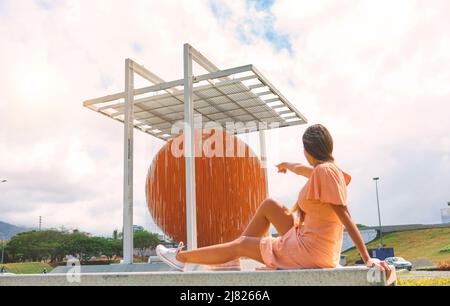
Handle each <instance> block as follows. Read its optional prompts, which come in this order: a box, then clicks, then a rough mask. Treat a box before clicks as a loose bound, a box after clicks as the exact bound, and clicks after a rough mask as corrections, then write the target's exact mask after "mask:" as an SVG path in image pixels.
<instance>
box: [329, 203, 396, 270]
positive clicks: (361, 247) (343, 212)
mask: <svg viewBox="0 0 450 306" xmlns="http://www.w3.org/2000/svg"><path fill="white" fill-rule="evenodd" d="M330 205H331V206H332V207H333V209H334V211H335V213H336V215H337V216H338V217H339V219H340V220H341V222H342V224H343V225H344V226H345V229H346V230H347V232H348V234H349V236H350V238H352V240H353V242H354V243H355V245H356V248H357V249H358V251H359V253H360V254H361V258H362V260H363V261H364V263H365V264H366V265H367V266H369V267H375V268H377V269H378V270H382V271H383V270H385V271H386V274H387V277H388V278H389V277H390V274H391V272H392V271H391V268H390V267H389V265H388V264H386V263H385V262H377V261H376V260H372V259H371V258H370V255H369V252H367V248H366V245H365V243H364V240H363V238H362V236H361V233H360V232H359V229H358V227H357V226H356V224H355V223H354V222H353V220H352V217H351V215H350V212H349V211H348V208H347V206H341V205H332V204H330Z"/></svg>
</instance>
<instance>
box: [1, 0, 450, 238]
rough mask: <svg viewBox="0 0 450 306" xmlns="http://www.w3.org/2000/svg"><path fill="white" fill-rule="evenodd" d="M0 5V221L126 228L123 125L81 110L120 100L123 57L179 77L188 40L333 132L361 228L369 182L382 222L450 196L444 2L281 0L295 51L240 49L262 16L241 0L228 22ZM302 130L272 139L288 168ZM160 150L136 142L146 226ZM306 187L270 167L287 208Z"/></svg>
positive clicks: (180, 5) (152, 11)
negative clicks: (148, 180) (245, 29)
mask: <svg viewBox="0 0 450 306" xmlns="http://www.w3.org/2000/svg"><path fill="white" fill-rule="evenodd" d="M0 3H1V6H0V36H1V37H2V41H1V46H0V66H1V67H2V72H1V73H0V122H1V123H0V124H1V125H0V152H1V153H0V154H1V155H0V169H1V174H0V175H2V176H5V177H6V178H8V179H9V181H10V182H9V183H8V184H7V185H6V184H5V185H3V186H1V187H0V190H1V194H2V197H0V207H1V211H0V219H2V221H9V222H11V223H16V224H23V225H29V226H32V225H34V224H36V222H37V218H38V216H39V215H43V216H44V220H45V224H46V225H48V226H55V227H59V226H61V225H66V226H68V227H81V228H82V229H85V230H87V231H92V232H96V233H109V232H111V231H112V230H113V229H115V228H120V226H121V212H122V208H121V201H122V181H121V180H122V167H123V166H122V133H123V131H122V126H121V125H120V124H118V123H116V122H112V121H110V120H107V119H106V118H103V117H99V116H98V115H97V114H95V113H93V112H91V111H88V110H86V109H84V108H82V106H81V102H82V101H83V100H85V99H87V98H93V97H96V96H101V95H104V94H108V93H112V92H118V91H121V90H122V89H123V69H124V62H123V61H124V59H125V58H126V57H132V58H133V59H135V60H136V61H138V62H140V63H142V64H144V65H145V66H146V67H148V68H149V69H151V70H152V71H154V72H156V73H158V74H160V75H161V77H163V78H164V79H167V80H171V79H178V78H180V77H181V74H182V45H183V43H185V42H190V43H192V44H193V45H194V46H195V47H196V48H198V49H199V50H201V51H202V53H204V54H205V55H207V56H208V57H209V58H210V59H211V60H212V61H213V62H215V63H216V64H217V65H218V66H220V67H222V68H230V67H234V66H238V65H243V64H248V63H253V64H255V66H256V67H258V68H259V69H260V70H262V72H263V73H264V74H266V75H267V76H268V77H269V79H270V80H271V81H273V83H274V84H275V85H276V86H277V87H278V88H279V89H280V90H281V91H282V92H283V93H285V95H286V96H287V97H288V98H289V99H290V100H291V101H292V102H293V103H294V104H295V105H296V106H298V108H299V109H300V110H301V111H302V112H303V113H304V114H305V115H306V116H307V117H308V118H310V119H311V121H312V122H323V123H324V124H326V125H327V126H329V128H330V130H331V131H332V133H333V134H334V136H335V141H336V157H337V158H338V161H339V163H340V165H341V167H342V168H344V169H345V170H348V171H349V172H350V173H351V174H353V176H354V182H353V183H352V186H351V189H350V197H351V202H352V204H351V205H352V210H353V213H354V215H355V218H356V219H357V221H358V222H360V223H370V224H374V223H376V216H375V210H374V208H375V206H374V200H375V198H374V186H373V183H372V182H371V180H370V179H371V177H372V176H375V175H377V176H378V175H379V176H381V177H382V179H383V181H382V186H381V187H382V192H383V193H382V205H383V207H384V211H383V212H385V214H386V216H385V221H386V222H387V223H416V222H434V221H438V220H439V215H438V214H439V210H438V208H440V207H441V206H442V205H444V204H445V203H446V202H447V201H448V200H449V197H450V194H449V192H448V185H449V183H450V179H449V176H448V170H449V169H450V157H449V156H450V153H449V149H448V147H449V145H448V143H449V141H448V131H449V129H450V123H449V121H448V119H447V117H448V113H449V110H450V109H449V106H448V100H449V97H450V92H449V88H450V87H449V86H447V84H449V81H450V74H449V71H450V69H449V68H450V56H449V54H450V50H449V49H450V39H449V36H448V34H447V33H446V29H448V28H449V27H450V24H449V23H450V21H449V20H450V19H449V18H448V16H446V14H447V13H446V12H448V8H449V4H448V2H447V1H434V2H432V5H431V4H427V5H425V4H424V3H423V2H420V1H395V3H394V2H391V1H388V2H387V1H385V2H383V1H377V2H373V1H350V0H348V1H314V2H311V1H298V0H295V1H294V0H292V1H288V0H286V1H276V2H275V4H274V6H273V7H272V8H271V11H270V14H271V15H272V16H273V18H274V19H273V20H274V22H275V24H274V27H275V29H276V30H277V31H279V32H280V33H282V34H288V35H289V37H290V38H291V39H292V40H291V45H292V50H293V52H292V54H289V53H288V52H287V51H285V50H284V51H281V52H279V51H277V50H275V49H274V46H273V44H272V43H271V42H270V41H267V40H266V39H264V37H262V36H260V37H255V39H252V40H250V41H248V42H247V43H243V42H242V41H240V40H239V36H238V34H237V32H236V31H237V29H238V28H239V27H240V26H242V24H241V23H242V20H246V21H249V20H253V21H254V22H255V24H250V25H249V26H251V28H252V29H253V30H254V29H258V28H259V27H260V26H264V25H261V24H260V22H261V20H264V16H265V15H266V14H268V13H267V12H258V11H256V10H254V9H253V8H252V7H251V6H248V5H246V3H245V1H227V2H222V5H223V6H226V10H227V14H226V18H220V19H218V18H217V17H216V16H214V14H213V11H212V9H211V3H210V1H206V0H202V1H191V0H185V1H175V0H170V1H148V0H146V1H144V0H135V1H111V0H104V1H58V2H53V1H50V2H48V1H45V2H41V3H40V4H42V3H44V4H45V5H44V6H45V7H44V8H43V7H42V5H41V6H39V5H37V4H36V3H33V2H30V1H21V0H17V1H11V0H9V1H1V2H0ZM427 3H428V2H427ZM223 8H224V7H222V9H223ZM136 46H139V48H136ZM302 131H303V128H301V129H296V128H290V129H286V130H283V131H281V132H273V133H272V132H271V133H269V140H271V141H272V143H275V141H276V140H278V141H277V143H278V144H279V148H277V149H278V151H279V152H281V153H280V159H283V160H298V159H301V158H302V155H301V154H302V151H301V143H300V135H301V132H302ZM161 145H162V143H161V142H160V141H158V140H155V139H151V138H150V137H148V136H146V135H143V134H140V133H137V134H136V166H135V167H136V185H135V190H136V191H135V196H136V211H135V218H136V223H138V224H143V223H146V222H147V223H148V212H147V210H146V207H145V198H144V185H145V175H146V173H147V168H148V166H149V164H150V162H151V161H152V158H153V156H154V154H155V153H156V152H157V151H158V149H159V148H160V147H161ZM271 154H272V159H271V163H276V162H278V160H274V159H273V156H274V155H275V154H274V152H273V151H271ZM303 183H304V180H302V179H299V180H298V181H295V183H293V182H292V177H291V176H279V175H277V174H276V173H275V172H274V171H273V170H271V190H272V195H273V196H274V197H276V198H279V199H280V200H282V201H283V202H284V203H285V204H286V205H291V204H292V203H294V200H295V198H296V196H297V193H298V189H299V188H300V187H301V185H302V184H303ZM411 207H412V208H413V209H411Z"/></svg>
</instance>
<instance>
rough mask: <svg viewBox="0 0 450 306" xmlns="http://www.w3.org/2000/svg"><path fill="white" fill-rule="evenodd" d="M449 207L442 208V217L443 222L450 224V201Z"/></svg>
mask: <svg viewBox="0 0 450 306" xmlns="http://www.w3.org/2000/svg"><path fill="white" fill-rule="evenodd" d="M448 206H449V207H447V208H443V209H441V218H442V223H443V224H450V203H448Z"/></svg>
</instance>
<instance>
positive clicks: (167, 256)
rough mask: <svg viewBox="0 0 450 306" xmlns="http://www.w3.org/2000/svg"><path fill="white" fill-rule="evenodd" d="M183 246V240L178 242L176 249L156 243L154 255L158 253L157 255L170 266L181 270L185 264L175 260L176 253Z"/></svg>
mask: <svg viewBox="0 0 450 306" xmlns="http://www.w3.org/2000/svg"><path fill="white" fill-rule="evenodd" d="M183 247H184V244H183V242H180V244H179V245H178V248H176V249H168V248H166V247H165V246H163V245H158V246H157V247H156V255H158V257H159V258H161V260H162V261H163V262H164V263H166V264H167V265H169V266H170V267H172V268H174V269H176V270H178V271H181V272H183V271H184V266H185V264H184V263H182V262H181V261H178V260H177V255H178V253H179V252H180V251H181V250H182V249H183Z"/></svg>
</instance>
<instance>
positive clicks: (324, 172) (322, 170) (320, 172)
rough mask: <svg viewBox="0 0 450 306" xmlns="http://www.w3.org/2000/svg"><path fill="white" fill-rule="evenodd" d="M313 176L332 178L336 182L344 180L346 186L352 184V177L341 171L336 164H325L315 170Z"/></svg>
mask: <svg viewBox="0 0 450 306" xmlns="http://www.w3.org/2000/svg"><path fill="white" fill-rule="evenodd" d="M313 175H316V176H332V177H334V178H335V179H336V180H339V179H342V180H343V181H344V182H345V183H346V185H348V184H350V181H351V179H352V177H351V176H350V174H348V173H347V172H345V171H343V170H341V169H340V168H339V167H338V166H337V165H336V163H334V162H325V163H322V164H320V165H317V166H316V167H315V168H314V171H313Z"/></svg>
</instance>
